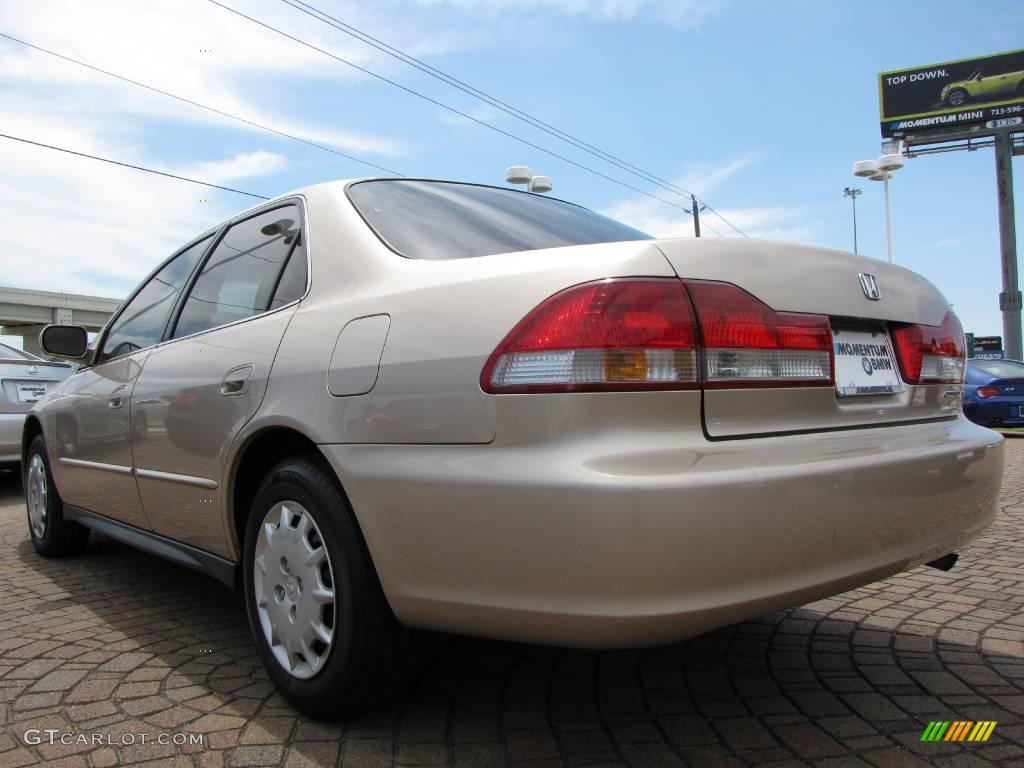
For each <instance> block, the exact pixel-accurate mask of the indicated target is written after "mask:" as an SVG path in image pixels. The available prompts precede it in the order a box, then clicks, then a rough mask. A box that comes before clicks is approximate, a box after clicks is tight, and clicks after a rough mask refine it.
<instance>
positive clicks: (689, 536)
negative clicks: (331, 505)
mask: <svg viewBox="0 0 1024 768" xmlns="http://www.w3.org/2000/svg"><path fill="white" fill-rule="evenodd" d="M1002 444H1003V439H1002V438H1001V437H1000V436H999V435H997V434H996V433H994V432H991V431H989V430H986V429H983V428H980V427H978V426H976V425H974V424H972V423H970V422H969V421H967V420H966V419H964V418H957V419H955V420H950V421H943V422H933V423H925V424H914V425H904V426H893V427H886V428H875V429H860V430H848V431H836V432H827V433H819V434H808V435H794V436H787V437H766V438H756V439H748V440H732V441H719V442H708V441H707V440H705V439H704V438H703V437H702V436H700V435H699V434H692V430H691V432H690V433H683V432H682V430H680V431H678V432H677V431H675V430H671V429H667V430H664V431H661V432H655V433H653V434H648V435H628V434H622V433H621V432H618V431H614V430H610V431H607V432H591V433H589V434H588V433H586V432H584V433H582V434H581V435H580V436H579V437H576V438H572V439H561V440H556V441H552V442H551V443H539V444H538V443H533V444H517V445H501V444H498V443H495V444H491V445H475V446H468V445H467V446H439V445H433V446H427V445H413V446H410V445H404V446H403V445H326V446H321V450H322V451H323V453H324V455H325V456H326V457H327V458H328V460H329V461H330V462H331V464H332V465H333V466H334V468H335V469H336V471H337V472H338V474H339V477H341V478H342V482H343V483H344V484H345V487H346V490H347V492H348V494H349V497H350V499H351V501H352V504H353V507H354V509H355V511H356V514H357V517H358V519H359V522H360V525H361V526H362V529H363V532H364V534H365V536H366V539H367V543H368V545H369V548H370V551H371V554H372V556H373V558H374V562H375V565H376V567H377V570H378V573H379V574H380V577H381V582H382V584H383V586H384V590H385V592H386V594H387V596H388V599H389V601H390V603H391V606H392V608H393V609H394V611H395V613H396V614H397V615H398V617H399V618H400V619H401V620H402V621H404V622H406V623H407V624H410V625H412V626H418V627H423V628H429V629H439V630H448V631H455V632H460V633H466V634H476V635H483V636H491V637H499V638H505V639H510V640H523V641H529V642H544V643H552V644H560V645H571V646H581V647H595V648H612V647H630V646H639V645H650V644H658V643H663V642H670V641H673V640H678V639H681V638H684V637H687V636H692V635H695V634H699V633H700V632H703V631H705V630H708V629H710V628H713V627H715V626H720V625H723V624H727V623H731V622H734V621H739V620H743V619H747V618H752V617H754V616H758V615H762V614H764V613H767V612H770V611H773V610H777V609H779V608H782V607H787V606H791V605H798V604H801V603H804V602H808V601H811V600H814V599H818V598H821V597H824V596H827V595H831V594H836V593H838V592H842V591H845V590H847V589H850V588H853V587H855V586H859V585H862V584H865V583H869V582H871V581H875V580H878V579H880V578H884V577H885V576H888V575H891V574H893V573H897V572H899V571H903V570H906V569H908V568H911V567H913V566H915V565H918V564H920V563H923V562H926V561H929V560H932V559H934V558H936V557H938V556H940V555H943V554H946V553H947V552H950V551H952V550H954V549H956V548H958V547H960V546H962V545H963V544H965V543H966V542H967V541H969V540H971V539H972V538H973V537H975V536H977V535H978V534H979V533H980V532H981V531H982V530H983V529H984V528H985V527H987V526H988V525H989V524H990V523H991V522H992V520H993V519H994V517H995V512H996V502H997V498H998V493H999V486H1000V480H1001V476H1002V465H1003V445H1002ZM637 445H643V449H642V450H637V449H632V450H630V449H629V447H630V446H637Z"/></svg>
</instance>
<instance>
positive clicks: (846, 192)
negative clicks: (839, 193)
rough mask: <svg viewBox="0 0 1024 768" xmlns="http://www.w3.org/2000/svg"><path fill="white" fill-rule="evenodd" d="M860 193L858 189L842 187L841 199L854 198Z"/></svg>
mask: <svg viewBox="0 0 1024 768" xmlns="http://www.w3.org/2000/svg"><path fill="white" fill-rule="evenodd" d="M860 193H861V192H860V188H859V187H843V197H852V198H856V197H857V195H859V194H860Z"/></svg>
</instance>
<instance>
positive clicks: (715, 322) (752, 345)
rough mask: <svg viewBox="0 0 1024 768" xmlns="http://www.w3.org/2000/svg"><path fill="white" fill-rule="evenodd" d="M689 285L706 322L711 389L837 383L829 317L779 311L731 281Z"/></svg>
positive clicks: (704, 337) (708, 385) (702, 327)
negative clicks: (834, 374)
mask: <svg viewBox="0 0 1024 768" xmlns="http://www.w3.org/2000/svg"><path fill="white" fill-rule="evenodd" d="M685 284H686V287H687V290H688V291H689V292H690V297H691V298H692V299H693V304H694V307H695V308H696V310H697V320H698V323H699V324H700V331H701V339H702V342H703V347H704V370H703V377H704V386H705V387H706V388H729V389H734V388H737V387H759V386H770V387H779V386H785V387H793V386H832V384H833V370H832V366H833V360H832V332H831V329H830V327H829V322H828V318H827V317H823V316H820V315H797V314H785V313H782V312H776V311H775V310H774V309H772V308H771V307H769V306H768V305H767V304H764V303H763V302H761V301H760V300H758V299H757V298H755V297H754V296H751V295H750V294H749V293H747V292H746V291H744V290H743V289H742V288H738V287H737V286H735V285H732V284H731V283H717V282H705V281H697V280H687V281H685Z"/></svg>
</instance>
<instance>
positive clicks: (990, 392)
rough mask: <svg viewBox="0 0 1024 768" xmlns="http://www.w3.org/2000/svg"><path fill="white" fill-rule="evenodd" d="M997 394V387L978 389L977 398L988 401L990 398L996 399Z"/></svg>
mask: <svg viewBox="0 0 1024 768" xmlns="http://www.w3.org/2000/svg"><path fill="white" fill-rule="evenodd" d="M998 394H999V389H998V388H997V387H978V397H980V398H981V399H982V400H988V399H989V398H990V397H996V396H997V395H998Z"/></svg>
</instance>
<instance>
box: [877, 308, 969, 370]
mask: <svg viewBox="0 0 1024 768" xmlns="http://www.w3.org/2000/svg"><path fill="white" fill-rule="evenodd" d="M891 332H892V341H893V345H894V346H895V347H896V359H897V360H898V361H899V364H900V372H901V373H902V374H903V380H904V381H906V382H907V383H908V384H961V383H963V380H964V361H965V358H966V349H967V347H966V344H964V330H963V328H962V327H961V326H960V320H959V319H958V318H957V316H956V315H954V314H953V313H952V312H947V313H946V317H945V319H944V320H943V321H942V325H938V326H934V325H893V326H892V327H891Z"/></svg>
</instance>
